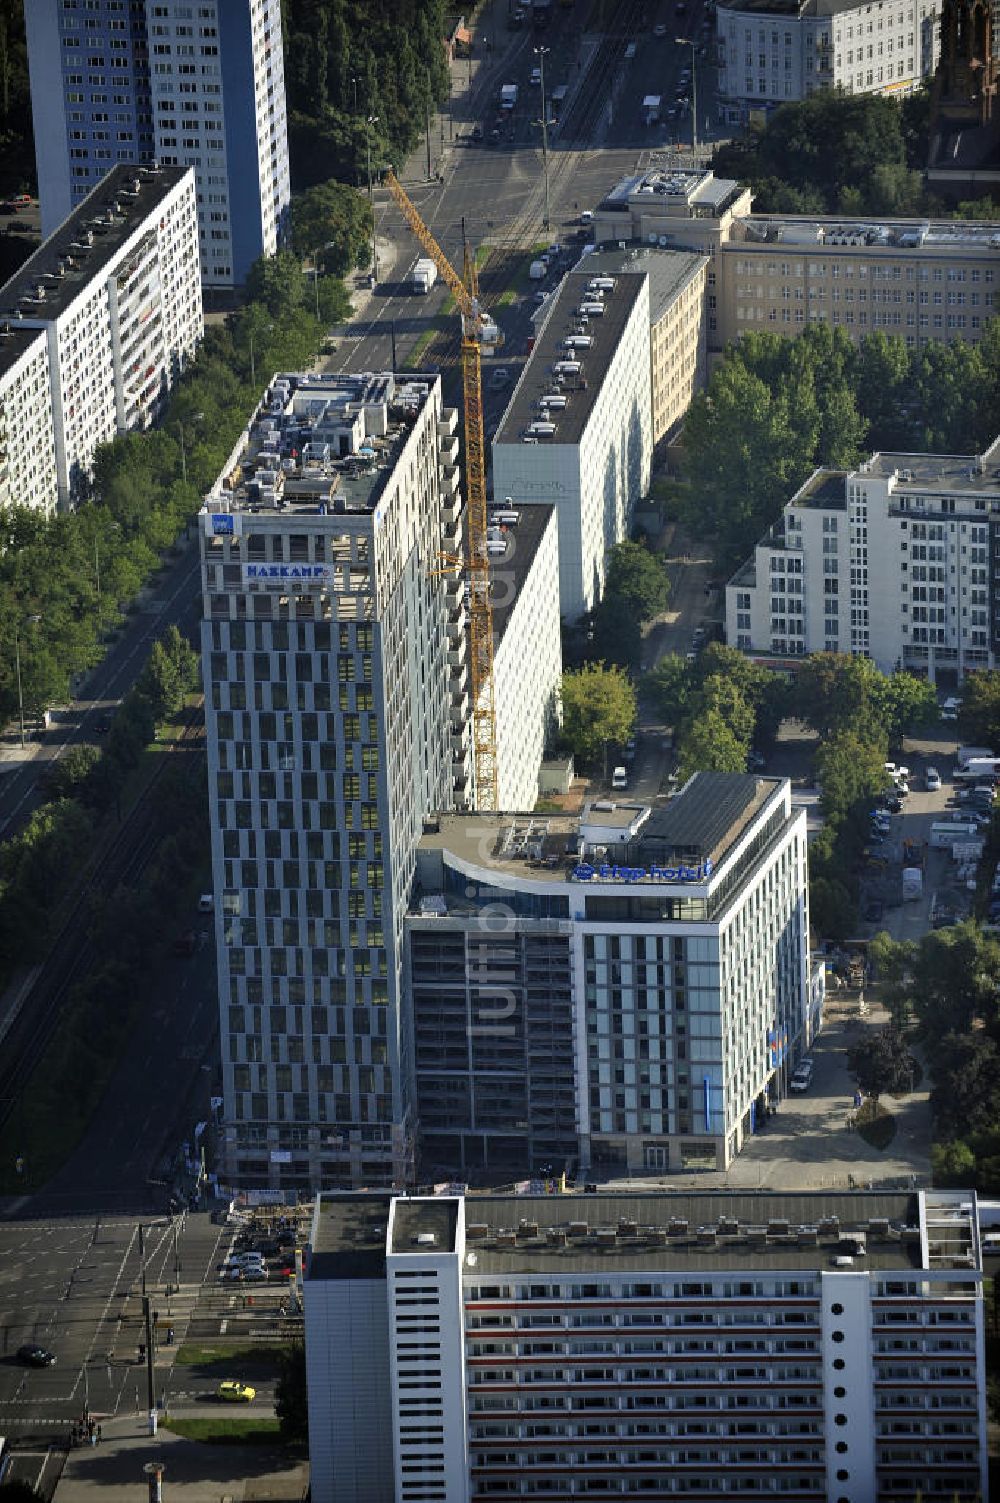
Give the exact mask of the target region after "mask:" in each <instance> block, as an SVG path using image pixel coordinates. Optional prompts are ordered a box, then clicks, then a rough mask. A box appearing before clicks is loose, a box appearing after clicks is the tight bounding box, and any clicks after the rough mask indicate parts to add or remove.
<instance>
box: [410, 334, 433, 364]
mask: <svg viewBox="0 0 1000 1503" xmlns="http://www.w3.org/2000/svg"><path fill="white" fill-rule="evenodd" d="M436 338H437V329H425V330H424V332H423V333H422V334H421V336H420V338H419V339H418V340H417V342H416V344H415V345H414V346H413V349H412V350H411V351H410V354H409V363H410V364H411V365H419V364H420V362H421V360H422V359H423V358H424V356H425V355H426V353H427V351H428V349H429V348H430V346H431V345H432V344H433V343H434V340H435V339H436Z"/></svg>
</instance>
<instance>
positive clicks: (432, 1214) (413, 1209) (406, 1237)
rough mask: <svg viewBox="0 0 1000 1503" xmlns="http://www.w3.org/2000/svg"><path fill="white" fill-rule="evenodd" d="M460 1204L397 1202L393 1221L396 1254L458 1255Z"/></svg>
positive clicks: (436, 1201)
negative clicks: (456, 1242) (456, 1247)
mask: <svg viewBox="0 0 1000 1503" xmlns="http://www.w3.org/2000/svg"><path fill="white" fill-rule="evenodd" d="M457 1229H458V1202H457V1201H456V1200H454V1199H451V1198H445V1197H442V1198H441V1199H440V1200H433V1199H430V1198H428V1199H426V1200H397V1201H396V1207H395V1211H394V1213H393V1218H392V1251H393V1252H394V1253H443V1252H454V1251H455V1237H456V1231H457Z"/></svg>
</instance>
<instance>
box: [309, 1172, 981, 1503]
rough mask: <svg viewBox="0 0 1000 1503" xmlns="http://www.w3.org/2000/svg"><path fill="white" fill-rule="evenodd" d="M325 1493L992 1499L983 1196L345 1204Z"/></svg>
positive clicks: (345, 1200) (323, 1426) (314, 1445)
mask: <svg viewBox="0 0 1000 1503" xmlns="http://www.w3.org/2000/svg"><path fill="white" fill-rule="evenodd" d="M304 1296H305V1330H306V1367H307V1374H308V1384H309V1438H310V1461H311V1483H312V1496H313V1499H314V1500H315V1503H417V1500H421V1503H422V1500H426V1499H435V1500H438V1503H473V1500H478V1499H494V1498H511V1497H518V1498H545V1499H549V1500H551V1499H555V1500H558V1503H569V1500H571V1499H575V1498H579V1497H581V1496H586V1497H588V1498H596V1499H600V1500H602V1503H610V1500H612V1499H621V1498H634V1497H635V1498H638V1497H645V1498H657V1499H666V1498H674V1497H677V1498H687V1499H695V1500H703V1503H719V1500H720V1499H722V1498H729V1497H744V1498H745V1497H748V1496H749V1497H754V1498H781V1499H787V1500H795V1503H813V1500H814V1499H817V1498H823V1499H826V1500H828V1503H873V1500H878V1503H890V1500H894V1499H898V1500H904V1499H905V1500H906V1503H912V1500H913V1499H915V1498H918V1497H920V1498H924V1499H935V1498H939V1499H941V1500H942V1503H944V1500H948V1503H952V1500H954V1499H958V1500H960V1503H979V1500H981V1499H983V1498H985V1497H986V1496H987V1444H986V1373H985V1360H984V1345H985V1341H984V1332H985V1315H984V1299H983V1274H982V1256H981V1245H980V1236H979V1228H978V1224H977V1216H976V1197H975V1194H974V1192H965V1191H954V1190H927V1191H913V1192H911V1193H906V1192H890V1191H879V1192H835V1193H829V1192H805V1193H794V1194H787V1193H786V1194H783V1193H779V1192H773V1191H758V1192H756V1193H754V1194H740V1193H737V1192H731V1191H724V1190H723V1191H716V1192H714V1193H713V1192H698V1191H691V1192H688V1193H685V1192H676V1193H661V1194H655V1193H652V1194H612V1193H604V1194H597V1195H537V1194H530V1193H529V1194H526V1195H523V1196H519V1195H495V1194H486V1195H469V1196H467V1197H466V1198H464V1199H463V1198H461V1197H459V1196H457V1195H453V1194H449V1193H444V1194H442V1195H440V1196H433V1197H426V1198H414V1199H402V1198H396V1197H389V1196H379V1195H368V1196H366V1195H359V1196H354V1197H348V1196H322V1197H321V1198H320V1199H319V1200H318V1201H317V1204H316V1210H315V1215H314V1221H313V1231H312V1256H311V1260H310V1265H309V1269H308V1272H307V1276H306V1280H305V1286H304Z"/></svg>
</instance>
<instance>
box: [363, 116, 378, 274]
mask: <svg viewBox="0 0 1000 1503" xmlns="http://www.w3.org/2000/svg"><path fill="white" fill-rule="evenodd" d="M378 122H379V117H378V115H369V116H368V131H367V134H366V136H365V148H366V150H367V154H368V201H369V203H371V204H372V286H373V287H374V285H375V283H376V282H377V281H378V248H377V246H376V244H375V206H374V194H373V193H372V126H373V125H378Z"/></svg>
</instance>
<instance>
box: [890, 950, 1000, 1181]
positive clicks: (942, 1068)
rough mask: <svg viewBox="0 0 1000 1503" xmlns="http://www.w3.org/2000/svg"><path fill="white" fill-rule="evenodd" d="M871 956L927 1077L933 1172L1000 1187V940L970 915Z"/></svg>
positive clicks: (896, 1016) (943, 1177) (946, 1177)
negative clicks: (915, 1042) (914, 1035)
mask: <svg viewBox="0 0 1000 1503" xmlns="http://www.w3.org/2000/svg"><path fill="white" fill-rule="evenodd" d="M872 959H873V961H874V964H875V967H876V973H877V975H878V977H879V979H880V982H881V984H882V988H883V995H884V998H885V1001H886V1003H887V1005H888V1006H889V1007H890V1009H891V1011H892V1013H893V1016H894V1019H895V1020H896V1021H897V1022H898V1023H902V1022H903V1021H904V1020H906V1019H907V1018H911V1019H913V1020H914V1021H915V1023H916V1027H917V1032H918V1036H919V1038H920V1041H921V1044H922V1047H923V1056H924V1058H925V1059H926V1061H927V1066H928V1069H929V1072H930V1076H931V1081H932V1090H931V1109H932V1112H933V1114H934V1124H935V1136H936V1138H937V1139H938V1144H937V1152H936V1153H935V1159H934V1166H935V1177H937V1176H938V1174H939V1173H940V1175H941V1179H940V1180H939V1181H938V1182H939V1183H954V1182H955V1178H954V1176H955V1175H957V1174H961V1173H964V1175H965V1179H964V1182H965V1184H969V1182H970V1180H973V1179H974V1181H975V1183H976V1185H977V1186H978V1187H979V1188H980V1189H989V1190H991V1191H994V1192H995V1191H996V1190H997V1189H998V1188H1000V942H998V940H997V938H996V936H995V935H993V934H990V933H987V932H986V931H984V930H983V929H981V928H980V927H979V926H978V925H977V924H975V923H973V922H971V921H967V922H965V923H962V924H957V925H956V926H955V927H954V928H951V929H938V930H932V931H931V932H930V933H928V934H925V935H923V936H922V937H921V938H920V939H919V940H915V941H908V942H902V941H896V940H892V939H890V938H889V936H888V935H879V936H878V938H877V941H876V942H875V943H874V944H873V946H872Z"/></svg>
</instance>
